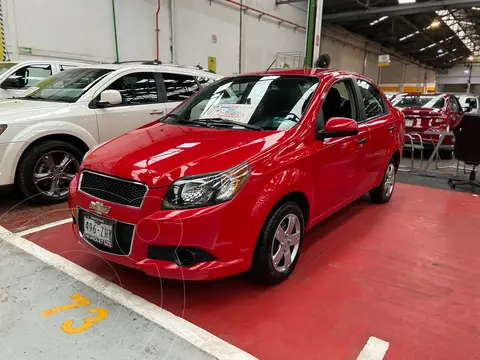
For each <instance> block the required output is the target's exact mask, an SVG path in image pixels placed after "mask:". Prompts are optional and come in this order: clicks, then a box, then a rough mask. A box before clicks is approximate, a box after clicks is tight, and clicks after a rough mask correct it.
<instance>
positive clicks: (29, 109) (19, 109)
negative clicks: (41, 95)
mask: <svg viewBox="0 0 480 360" xmlns="http://www.w3.org/2000/svg"><path fill="white" fill-rule="evenodd" d="M68 105H69V104H68V103H63V102H50V101H38V100H22V99H9V100H2V101H0V118H1V119H2V120H1V121H2V124H3V123H5V122H8V121H11V120H20V119H26V118H32V117H35V118H38V117H39V116H47V115H50V114H52V113H54V112H56V111H58V110H61V109H63V108H65V107H66V106H68Z"/></svg>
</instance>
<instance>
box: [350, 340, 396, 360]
mask: <svg viewBox="0 0 480 360" xmlns="http://www.w3.org/2000/svg"><path fill="white" fill-rule="evenodd" d="M389 345H390V344H389V343H388V342H386V341H384V340H381V339H378V338H376V337H374V336H370V338H369V339H368V341H367V343H366V344H365V346H364V347H363V349H362V351H361V352H360V355H358V357H357V360H382V359H383V357H384V356H385V354H386V352H387V350H388V346H389Z"/></svg>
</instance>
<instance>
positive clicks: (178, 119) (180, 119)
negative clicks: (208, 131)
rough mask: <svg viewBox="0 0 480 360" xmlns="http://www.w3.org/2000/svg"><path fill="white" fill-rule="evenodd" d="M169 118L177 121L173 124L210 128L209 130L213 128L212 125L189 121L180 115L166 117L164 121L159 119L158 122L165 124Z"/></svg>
mask: <svg viewBox="0 0 480 360" xmlns="http://www.w3.org/2000/svg"><path fill="white" fill-rule="evenodd" d="M168 118H174V119H175V121H174V122H172V123H173V124H186V125H197V126H200V127H208V128H209V127H211V126H210V124H207V123H203V122H200V121H197V120H187V119H185V118H184V117H183V116H181V115H178V114H169V115H167V116H166V117H164V118H162V119H159V120H158V121H160V122H164V121H165V120H166V119H168Z"/></svg>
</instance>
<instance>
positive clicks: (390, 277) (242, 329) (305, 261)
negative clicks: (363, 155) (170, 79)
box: [27, 184, 480, 360]
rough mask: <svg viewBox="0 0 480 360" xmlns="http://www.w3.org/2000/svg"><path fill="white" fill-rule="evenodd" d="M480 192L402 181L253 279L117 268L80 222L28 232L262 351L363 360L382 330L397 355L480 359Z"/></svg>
mask: <svg viewBox="0 0 480 360" xmlns="http://www.w3.org/2000/svg"><path fill="white" fill-rule="evenodd" d="M479 233H480V197H476V196H474V195H471V194H463V193H456V192H451V191H444V190H436V189H431V188H425V187H417V186H412V185H402V184H399V185H398V186H397V189H396V193H395V194H394V197H393V199H392V201H391V202H390V203H389V204H387V205H372V204H369V203H368V201H367V200H364V199H362V200H359V201H358V202H356V203H355V204H353V205H351V206H349V207H348V208H346V209H344V210H343V211H341V212H340V213H338V214H336V215H335V216H333V217H332V218H330V219H329V220H327V221H325V222H324V223H322V224H320V225H319V226H317V227H315V228H314V229H313V230H312V231H311V232H310V233H309V234H308V236H307V238H306V241H305V244H304V245H305V246H304V249H303V251H304V252H303V254H302V257H301V259H300V263H299V265H298V267H297V269H296V271H295V273H294V274H293V276H292V277H291V278H290V279H289V280H288V281H287V282H285V283H283V284H281V285H280V286H277V287H274V288H267V287H262V286H259V285H256V284H254V283H252V282H250V281H249V280H248V279H247V277H246V276H244V275H241V276H237V277H233V278H228V279H223V280H219V281H211V282H200V283H186V284H184V283H182V282H179V281H171V280H160V279H155V278H151V277H148V276H146V275H144V274H143V273H141V272H138V271H134V270H131V269H127V268H123V267H121V266H115V265H110V264H108V263H106V262H104V261H103V260H102V259H100V258H97V257H96V256H94V255H92V254H91V253H89V252H88V251H87V250H85V249H84V248H82V247H81V246H80V245H79V244H78V243H76V242H75V240H74V237H73V236H72V234H71V230H70V225H62V226H59V227H57V228H53V229H49V230H45V231H42V232H39V233H35V234H32V235H29V236H27V237H28V238H29V239H30V240H31V241H33V242H35V243H37V244H39V245H40V246H42V247H44V248H46V249H48V250H50V251H53V252H55V253H58V254H60V255H62V256H64V257H65V258H67V259H70V260H72V261H74V262H75V263H77V264H79V265H81V266H83V267H85V268H87V269H89V270H91V271H94V272H95V273H97V274H99V275H101V276H103V277H105V278H107V279H109V280H112V281H114V282H116V283H119V284H121V285H122V286H123V287H124V288H126V289H128V290H130V291H132V292H134V293H136V294H138V295H140V296H142V297H144V298H145V299H147V300H149V301H151V302H154V303H156V304H158V305H160V306H162V307H164V308H165V309H167V310H169V311H172V312H173V313H175V314H177V315H179V316H183V317H185V318H186V319H187V320H189V321H191V322H193V323H195V324H197V325H199V326H201V327H203V328H205V329H206V330H208V331H210V332H212V333H214V334H215V335H217V336H219V337H221V338H223V339H225V340H227V341H229V342H231V343H233V344H234V345H236V346H238V347H240V348H242V349H244V350H246V351H248V352H250V353H251V354H253V355H255V356H257V357H259V358H260V359H275V360H280V359H329V360H335V359H341V360H344V359H345V360H346V359H356V358H357V356H358V354H359V353H360V351H361V349H362V347H363V346H364V345H365V343H366V342H367V340H368V338H369V337H370V336H375V337H378V338H381V339H383V340H386V341H388V342H390V348H389V350H388V352H387V354H386V356H385V359H387V360H392V359H398V360H400V359H401V360H405V359H422V360H425V359H445V360H447V359H448V360H452V359H477V358H478V359H480V347H479V346H478V344H479V337H480V286H479V285H478V284H479V278H480V266H479V265H478V264H479V260H478V259H479V258H480V241H479Z"/></svg>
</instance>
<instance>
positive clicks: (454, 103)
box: [450, 96, 461, 112]
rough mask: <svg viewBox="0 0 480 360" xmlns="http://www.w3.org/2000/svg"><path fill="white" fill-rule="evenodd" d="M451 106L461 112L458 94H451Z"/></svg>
mask: <svg viewBox="0 0 480 360" xmlns="http://www.w3.org/2000/svg"><path fill="white" fill-rule="evenodd" d="M450 106H451V107H452V110H453V111H455V112H459V111H460V109H461V107H460V104H459V103H458V100H457V97H456V96H451V97H450Z"/></svg>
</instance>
